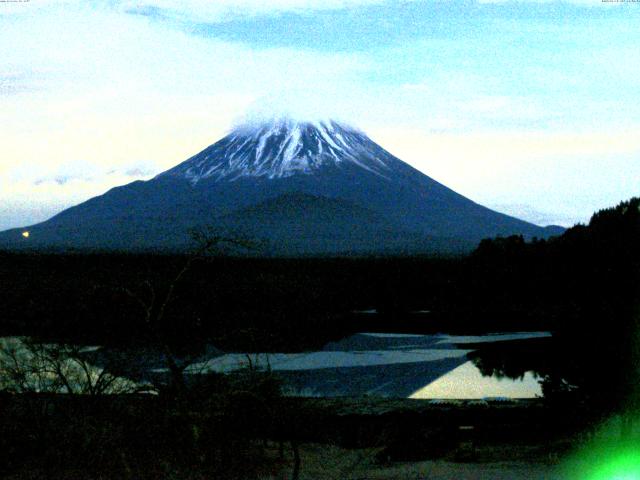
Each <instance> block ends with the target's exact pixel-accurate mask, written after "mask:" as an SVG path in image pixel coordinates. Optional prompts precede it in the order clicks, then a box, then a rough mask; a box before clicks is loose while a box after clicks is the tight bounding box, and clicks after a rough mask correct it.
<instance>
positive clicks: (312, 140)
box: [161, 118, 393, 184]
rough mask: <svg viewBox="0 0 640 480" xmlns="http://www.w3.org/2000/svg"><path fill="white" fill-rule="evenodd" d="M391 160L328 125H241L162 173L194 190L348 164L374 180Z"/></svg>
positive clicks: (363, 139)
mask: <svg viewBox="0 0 640 480" xmlns="http://www.w3.org/2000/svg"><path fill="white" fill-rule="evenodd" d="M385 160H386V161H390V160H391V161H392V160H393V159H392V157H390V155H389V154H388V153H387V152H384V151H382V150H381V149H380V147H378V146H377V145H376V144H375V143H374V142H372V141H371V140H370V139H369V138H368V137H367V136H366V135H365V134H364V133H362V132H360V131H358V130H356V129H354V128H352V127H349V126H346V125H344V124H339V123H337V122H335V121H332V120H327V121H319V122H296V121H293V120H291V119H289V118H281V119H277V120H274V121H272V122H270V123H263V124H259V125H245V126H241V127H239V128H237V129H236V130H234V131H233V132H231V134H230V135H228V136H227V137H225V138H223V139H222V140H220V141H219V142H217V143H215V144H213V145H211V146H210V147H209V148H207V149H206V150H204V151H202V152H200V153H199V154H198V155H196V156H195V157H192V158H190V159H189V160H187V161H186V162H184V163H181V164H180V165H178V166H176V167H174V168H172V169H171V170H169V171H167V172H164V173H162V174H161V176H164V175H174V176H182V177H184V178H187V179H188V180H189V181H190V182H191V183H193V184H196V183H198V182H199V181H200V180H202V179H206V178H213V179H215V180H216V181H223V180H226V181H233V180H236V179H238V178H240V177H266V178H270V179H273V178H285V177H290V176H292V175H296V174H307V175H309V174H313V173H315V172H317V171H318V170H320V169H321V168H322V167H323V166H327V165H333V166H335V165H340V164H343V163H351V164H353V165H357V166H359V167H360V168H363V169H365V170H367V171H369V172H371V173H375V174H377V175H380V176H383V177H384V176H386V175H387V174H389V166H387V164H386V163H385Z"/></svg>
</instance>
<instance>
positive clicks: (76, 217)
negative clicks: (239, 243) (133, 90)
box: [0, 118, 562, 255]
mask: <svg viewBox="0 0 640 480" xmlns="http://www.w3.org/2000/svg"><path fill="white" fill-rule="evenodd" d="M202 226H209V227H213V228H216V229H219V230H220V231H224V232H229V231H231V232H234V234H241V235H243V236H247V237H251V238H255V239H259V240H262V241H263V242H262V243H263V245H264V246H265V247H264V249H265V253H266V254H275V255H319V254H364V253H401V252H403V253H436V252H439V253H443V252H449V253H452V252H461V251H468V250H470V249H472V248H473V247H474V246H475V245H476V244H477V243H478V242H479V241H480V240H481V239H482V238H485V237H492V236H497V235H512V234H521V235H523V236H525V237H526V238H531V237H534V236H537V237H540V238H544V237H548V236H550V235H554V234H558V233H561V232H562V228H561V227H545V228H543V227H539V226H537V225H533V224H531V223H527V222H525V221H522V220H519V219H517V218H514V217H510V216H507V215H504V214H501V213H498V212H495V211H492V210H490V209H488V208H485V207H483V206H481V205H478V204H477V203H474V202H473V201H471V200H469V199H467V198H465V197H463V196H462V195H460V194H458V193H456V192H454V191H453V190H451V189H449V188H447V187H445V186H444V185H442V184H440V183H438V182H437V181H435V180H433V179H431V178H429V177H428V176H426V175H424V174H423V173H421V172H419V171H418V170H416V169H414V168H412V167H411V166H409V165H408V164H406V163H404V162H403V161H401V160H399V159H398V158H396V157H394V156H393V155H392V154H391V153H389V152H387V151H386V150H384V149H383V148H382V147H380V146H379V145H377V144H376V143H375V142H373V141H372V140H371V139H370V138H369V137H368V136H367V135H366V134H364V133H363V132H361V131H360V130H358V129H356V128H353V127H351V126H348V125H346V124H343V123H339V122H336V121H331V120H327V121H317V122H308V121H296V120H292V119H290V118H279V119H275V120H269V121H264V122H258V123H252V124H247V125H244V126H240V127H238V128H236V129H234V130H233V131H231V133H230V134H229V135H227V136H226V137H224V138H222V139H221V140H219V141H218V142H216V143H214V144H213V145H211V146H209V147H207V148H206V149H204V150H203V151H202V152H200V153H198V154H196V155H195V156H193V157H191V158H189V159H188V160H186V161H184V162H182V163H180V164H179V165H177V166H175V167H173V168H171V169H170V170H167V171H165V172H163V173H161V174H159V175H157V176H156V177H155V178H153V179H151V180H148V181H136V182H133V183H130V184H127V185H124V186H120V187H116V188H113V189H111V190H109V191H108V192H107V193H105V194H104V195H101V196H98V197H94V198H92V199H90V200H88V201H86V202H84V203H81V204H79V205H77V206H74V207H71V208H68V209H66V210H64V211H62V212H61V213H59V214H57V215H56V216H54V217H52V218H51V219H49V220H47V221H45V222H42V223H39V224H36V225H32V226H28V227H25V228H20V229H13V230H8V231H5V232H2V233H0V246H3V247H8V248H53V249H63V250H64V249H89V250H126V251H139V250H159V251H162V250H169V251H171V250H174V251H175V250H182V249H185V248H188V246H189V244H190V243H189V242H190V235H189V233H188V232H189V230H190V229H193V228H198V227H202ZM25 231H28V232H29V235H28V237H25V236H24V235H23V233H24V232H25Z"/></svg>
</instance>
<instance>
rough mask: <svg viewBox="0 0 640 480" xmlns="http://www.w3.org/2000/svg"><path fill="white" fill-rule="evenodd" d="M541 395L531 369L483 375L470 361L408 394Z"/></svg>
mask: <svg viewBox="0 0 640 480" xmlns="http://www.w3.org/2000/svg"><path fill="white" fill-rule="evenodd" d="M540 396H542V389H541V388H540V384H539V383H538V380H537V378H536V376H535V375H534V374H533V373H532V372H525V373H524V375H523V377H522V378H521V379H515V380H512V379H510V378H506V377H503V378H498V377H496V376H489V377H487V376H483V374H482V373H481V372H480V370H479V369H478V367H476V366H475V365H474V364H473V362H471V361H469V362H466V363H464V364H462V365H460V366H459V367H457V368H454V369H453V370H451V371H450V372H449V373H447V374H445V375H443V376H442V377H440V378H438V379H437V380H435V381H434V382H432V383H430V384H429V385H427V386H425V387H423V388H421V389H420V390H418V391H416V392H414V393H413V394H411V395H410V396H409V398H420V399H426V398H429V399H435V398H443V399H445V398H452V399H482V398H487V397H506V398H535V397H540Z"/></svg>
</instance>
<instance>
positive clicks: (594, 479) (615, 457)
mask: <svg viewBox="0 0 640 480" xmlns="http://www.w3.org/2000/svg"><path fill="white" fill-rule="evenodd" d="M602 453H603V452H602ZM586 473H587V475H586V476H585V477H583V478H584V480H640V446H638V448H632V449H625V450H623V451H618V452H615V453H613V452H608V454H601V452H593V468H589V469H587V472H586Z"/></svg>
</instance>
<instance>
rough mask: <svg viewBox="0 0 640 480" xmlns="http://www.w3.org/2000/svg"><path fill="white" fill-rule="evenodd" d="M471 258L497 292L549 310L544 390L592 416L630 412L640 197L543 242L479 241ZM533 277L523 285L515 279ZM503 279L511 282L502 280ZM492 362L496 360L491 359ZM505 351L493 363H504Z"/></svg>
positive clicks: (638, 300) (638, 351)
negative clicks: (493, 281)
mask: <svg viewBox="0 0 640 480" xmlns="http://www.w3.org/2000/svg"><path fill="white" fill-rule="evenodd" d="M474 258H475V261H476V262H477V264H478V265H481V266H482V267H481V268H484V269H486V270H487V271H489V272H493V273H489V274H488V275H487V278H492V277H493V278H497V277H499V276H500V274H496V272H501V275H502V281H501V282H500V283H499V285H495V284H494V285H492V286H491V287H493V288H496V287H499V288H503V289H504V290H503V292H504V295H514V297H513V298H516V299H518V300H516V301H519V299H521V298H528V301H529V302H532V305H534V306H536V307H537V308H540V309H541V312H547V314H549V315H551V317H550V320H552V321H551V322H550V329H551V330H552V331H553V333H554V337H555V341H554V342H553V345H555V348H553V349H548V350H547V351H546V352H545V358H543V359H541V361H540V365H542V368H541V369H542V370H543V372H544V373H545V374H546V381H545V382H544V383H543V391H544V393H545V396H546V397H547V398H548V399H549V400H552V399H554V398H557V399H558V400H568V399H569V400H571V401H572V402H574V404H575V402H576V401H577V402H582V403H583V404H585V405H588V407H589V411H590V412H591V413H593V414H598V415H609V414H610V413H612V412H616V411H622V412H627V413H630V412H634V411H636V412H637V410H638V408H639V407H640V404H639V402H638V398H639V394H640V392H639V391H638V387H637V385H638V381H639V380H640V375H639V370H638V369H639V368H640V358H639V355H640V198H633V199H631V200H629V201H626V202H622V203H621V204H619V205H618V206H616V207H613V208H609V209H605V210H601V211H599V212H597V213H596V214H594V215H593V217H592V218H591V220H590V222H589V224H588V225H578V226H575V227H573V228H571V229H569V230H567V231H566V232H565V233H564V234H563V235H562V236H560V237H557V238H553V239H551V240H549V241H534V242H531V243H526V242H524V241H523V240H522V239H521V238H519V237H510V238H505V239H494V240H485V241H483V242H482V244H481V245H480V246H479V248H478V249H477V250H476V252H475V253H474ZM527 276H529V277H531V278H534V279H535V282H534V283H533V284H529V285H528V290H526V291H523V290H522V289H520V288H519V287H517V286H516V285H517V283H518V282H519V279H520V278H523V277H527ZM509 284H511V286H509ZM495 360H499V359H494V361H495ZM506 362H509V358H508V356H507V357H505V356H503V357H502V359H501V360H499V361H496V362H495V363H494V367H495V369H496V370H497V371H498V372H499V371H501V370H502V371H504V370H505V369H507V366H506Z"/></svg>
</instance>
